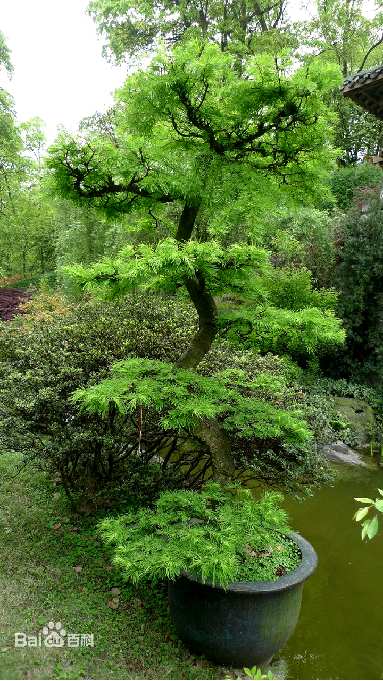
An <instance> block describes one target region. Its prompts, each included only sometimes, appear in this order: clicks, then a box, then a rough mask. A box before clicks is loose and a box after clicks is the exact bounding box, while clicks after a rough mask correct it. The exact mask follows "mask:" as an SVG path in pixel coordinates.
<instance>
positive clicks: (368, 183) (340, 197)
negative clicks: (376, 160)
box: [331, 163, 383, 210]
mask: <svg viewBox="0 0 383 681" xmlns="http://www.w3.org/2000/svg"><path fill="white" fill-rule="evenodd" d="M382 181H383V173H382V170H381V168H379V166H376V165H372V164H371V163H360V164H359V165H356V166H344V167H342V168H338V169H337V170H336V171H335V172H334V173H333V175H332V177H331V189H332V192H333V194H334V195H335V198H336V202H337V204H338V206H339V208H341V209H342V210H347V209H348V208H351V206H352V204H353V201H354V198H355V195H356V194H357V191H358V189H364V188H374V187H380V186H381V184H382Z"/></svg>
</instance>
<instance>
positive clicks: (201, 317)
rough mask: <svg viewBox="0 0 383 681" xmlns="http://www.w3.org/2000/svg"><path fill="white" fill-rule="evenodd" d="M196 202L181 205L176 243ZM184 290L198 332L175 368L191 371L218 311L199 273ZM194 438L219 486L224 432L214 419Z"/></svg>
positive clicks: (223, 475)
mask: <svg viewBox="0 0 383 681" xmlns="http://www.w3.org/2000/svg"><path fill="white" fill-rule="evenodd" d="M199 208H200V202H194V203H188V202H186V203H185V206H184V208H183V211H182V213H181V217H180V221H179V225H178V230H177V236H176V238H177V241H180V242H185V241H188V240H189V239H190V238H191V236H192V233H193V229H194V226H195V223H196V220H197V216H198V211H199ZM185 287H186V289H187V291H188V293H189V296H190V299H191V301H192V303H193V305H194V307H195V309H196V310H197V314H198V331H197V333H196V334H195V336H194V338H193V339H192V341H191V344H190V347H189V348H188V350H187V351H186V352H185V353H184V354H183V355H182V357H181V358H180V359H179V360H178V362H177V365H178V366H179V367H183V368H187V369H195V368H196V367H197V366H198V364H199V363H200V362H201V360H202V359H203V358H204V357H205V355H206V354H207V353H208V352H209V350H210V348H211V346H212V343H213V341H214V338H215V337H216V335H217V331H218V311H217V306H216V304H215V300H214V297H213V296H212V294H211V293H210V291H209V290H208V289H207V288H206V282H205V279H204V277H203V275H202V274H201V272H198V271H197V272H196V273H195V276H194V277H187V278H186V279H185ZM196 435H197V437H199V438H200V439H201V440H202V441H203V442H205V444H206V445H207V446H208V448H209V450H210V455H211V461H212V468H213V477H214V478H215V479H216V480H218V481H219V482H221V483H224V482H228V481H229V480H230V479H232V477H233V474H234V462H233V458H232V456H231V445H230V441H229V438H228V437H227V435H226V433H225V431H224V430H223V428H222V427H221V426H220V424H219V422H218V421H216V420H213V421H205V422H203V423H201V424H200V426H199V427H198V429H197V430H196Z"/></svg>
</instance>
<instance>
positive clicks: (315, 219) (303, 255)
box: [266, 208, 339, 287]
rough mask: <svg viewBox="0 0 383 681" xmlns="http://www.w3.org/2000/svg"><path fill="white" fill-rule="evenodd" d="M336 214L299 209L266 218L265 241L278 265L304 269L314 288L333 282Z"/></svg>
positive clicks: (312, 209) (336, 227)
mask: <svg viewBox="0 0 383 681" xmlns="http://www.w3.org/2000/svg"><path fill="white" fill-rule="evenodd" d="M338 221H339V215H338V213H337V212H336V211H332V212H328V211H325V210H318V209H315V208H300V209H299V210H295V211H294V212H292V211H291V212H288V213H287V214H286V215H282V216H278V215H277V216H275V217H274V219H272V220H271V221H270V226H269V229H268V232H267V235H266V243H267V246H268V248H269V249H270V250H271V252H272V258H273V262H274V263H275V265H277V266H278V267H290V268H295V269H305V268H306V269H308V270H310V272H311V273H312V276H313V281H314V284H315V286H316V287H329V286H333V284H334V266H335V261H336V241H337V233H338Z"/></svg>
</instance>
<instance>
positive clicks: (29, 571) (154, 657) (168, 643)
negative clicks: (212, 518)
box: [0, 454, 235, 679]
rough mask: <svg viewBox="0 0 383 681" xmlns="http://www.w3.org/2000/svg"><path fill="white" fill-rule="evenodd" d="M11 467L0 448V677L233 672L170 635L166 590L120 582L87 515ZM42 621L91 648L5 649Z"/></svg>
mask: <svg viewBox="0 0 383 681" xmlns="http://www.w3.org/2000/svg"><path fill="white" fill-rule="evenodd" d="M19 470H20V459H19V457H18V456H16V455H10V454H3V455H1V456H0V547H1V548H0V552H1V554H0V555H1V559H0V679H52V678H53V679H76V678H88V679H131V678H138V679H139V678H148V679H210V678H216V679H220V678H234V677H235V673H234V672H233V671H231V672H230V671H229V670H227V669H223V668H218V667H215V666H213V665H212V664H210V663H209V662H207V661H206V660H204V659H202V658H197V657H195V656H192V655H191V654H190V653H189V652H188V650H187V649H186V648H185V647H184V646H183V645H182V644H181V643H180V642H179V641H178V640H177V638H176V636H175V634H174V631H173V630H172V626H171V623H170V621H169V617H168V612H167V604H166V593H165V589H161V588H158V589H156V590H150V591H149V590H147V592H146V593H144V592H142V591H138V590H136V589H134V588H132V587H130V586H127V585H126V584H124V582H123V581H122V580H121V577H120V576H119V574H118V572H116V571H115V570H114V568H113V567H112V565H111V563H110V556H109V555H108V552H107V549H105V547H104V546H103V545H102V544H101V543H100V542H99V540H98V539H97V537H96V535H95V532H94V526H95V518H94V517H92V516H90V517H88V518H84V517H83V516H82V517H74V516H73V515H71V514H70V512H69V510H68V507H67V505H66V502H65V499H63V498H62V497H61V495H60V494H59V493H58V492H57V490H55V487H54V485H53V483H51V482H50V481H49V480H47V479H46V477H45V476H44V474H42V473H36V472H34V471H32V470H31V468H24V469H22V470H21V472H20V473H19V474H18V475H17V476H16V477H14V476H15V475H16V473H17V471H19ZM75 568H76V569H75ZM112 589H114V591H112ZM116 590H120V593H118V592H116ZM113 599H114V600H113ZM49 621H54V622H58V621H60V622H61V623H62V624H63V626H64V627H65V629H66V631H67V632H73V633H93V634H94V647H81V648H68V647H67V646H66V647H63V648H56V649H49V648H46V647H37V648H31V647H26V648H15V647H14V633H15V632H25V633H26V634H28V635H36V634H37V633H38V632H39V631H41V629H42V627H43V626H44V625H46V624H47V623H48V622H49Z"/></svg>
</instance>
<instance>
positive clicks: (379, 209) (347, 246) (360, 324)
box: [330, 192, 383, 383]
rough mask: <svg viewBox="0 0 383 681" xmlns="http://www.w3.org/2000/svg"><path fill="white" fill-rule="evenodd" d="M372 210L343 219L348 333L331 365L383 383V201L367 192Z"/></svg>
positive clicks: (342, 306) (340, 270)
mask: <svg viewBox="0 0 383 681" xmlns="http://www.w3.org/2000/svg"><path fill="white" fill-rule="evenodd" d="M364 201H365V202H368V210H364V211H363V210H361V209H360V207H359V206H355V207H354V208H353V209H352V210H350V211H349V212H348V214H347V215H346V217H345V219H344V223H343V244H342V247H341V249H340V252H339V264H338V267H337V272H336V279H337V288H338V290H339V305H338V314H339V315H340V316H341V317H342V319H343V321H344V326H345V329H346V333H347V338H346V345H345V349H344V351H342V350H340V351H338V352H337V353H335V359H334V361H333V362H332V364H331V365H330V367H331V369H332V371H333V372H334V373H335V375H336V376H344V377H348V378H352V379H353V380H359V381H362V382H364V381H370V382H374V383H381V381H382V379H383V352H382V349H383V322H382V319H383V298H382V290H383V278H382V271H383V230H382V220H383V206H382V202H381V200H380V199H379V197H378V196H377V195H376V192H375V193H370V194H364Z"/></svg>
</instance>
